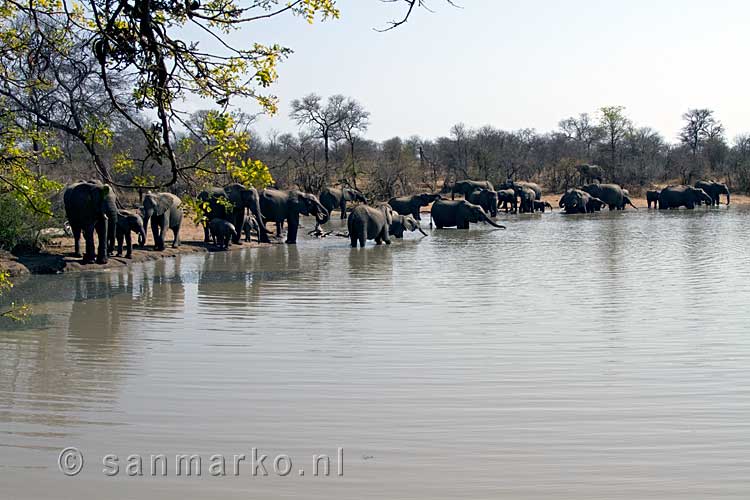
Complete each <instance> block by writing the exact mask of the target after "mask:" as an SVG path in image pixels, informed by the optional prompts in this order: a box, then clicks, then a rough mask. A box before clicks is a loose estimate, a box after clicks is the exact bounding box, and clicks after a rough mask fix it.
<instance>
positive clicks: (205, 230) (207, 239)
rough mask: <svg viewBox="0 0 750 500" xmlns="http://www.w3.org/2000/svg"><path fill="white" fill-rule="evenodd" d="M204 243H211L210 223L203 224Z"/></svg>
mask: <svg viewBox="0 0 750 500" xmlns="http://www.w3.org/2000/svg"><path fill="white" fill-rule="evenodd" d="M203 243H211V233H210V231H209V230H208V224H204V226H203Z"/></svg>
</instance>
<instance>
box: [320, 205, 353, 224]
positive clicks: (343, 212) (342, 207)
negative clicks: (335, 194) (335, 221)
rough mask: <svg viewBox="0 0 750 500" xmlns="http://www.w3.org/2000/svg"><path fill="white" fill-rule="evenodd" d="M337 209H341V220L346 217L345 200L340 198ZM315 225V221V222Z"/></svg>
mask: <svg viewBox="0 0 750 500" xmlns="http://www.w3.org/2000/svg"><path fill="white" fill-rule="evenodd" d="M339 209H340V210H341V220H344V219H346V200H343V199H342V200H341V205H340V206H339ZM316 226H317V223H316Z"/></svg>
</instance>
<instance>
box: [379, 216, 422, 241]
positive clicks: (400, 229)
mask: <svg viewBox="0 0 750 500" xmlns="http://www.w3.org/2000/svg"><path fill="white" fill-rule="evenodd" d="M405 231H411V232H412V233H413V232H414V231H419V232H420V233H422V234H423V235H424V236H427V233H425V232H424V231H423V230H422V228H421V227H420V226H419V222H418V221H417V220H416V219H415V218H414V217H412V216H411V215H398V214H393V222H391V225H390V226H389V227H388V234H390V235H392V236H393V237H394V238H398V239H401V238H403V237H404V232H405Z"/></svg>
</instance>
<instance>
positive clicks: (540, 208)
mask: <svg viewBox="0 0 750 500" xmlns="http://www.w3.org/2000/svg"><path fill="white" fill-rule="evenodd" d="M547 208H549V209H550V210H552V205H550V204H549V202H546V201H542V200H534V212H542V213H544V210H545V209H547Z"/></svg>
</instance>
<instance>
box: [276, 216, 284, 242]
mask: <svg viewBox="0 0 750 500" xmlns="http://www.w3.org/2000/svg"><path fill="white" fill-rule="evenodd" d="M283 225H284V220H283V219H282V220H281V221H276V237H277V238H280V237H281V226H283Z"/></svg>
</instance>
